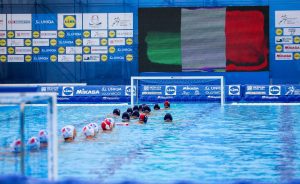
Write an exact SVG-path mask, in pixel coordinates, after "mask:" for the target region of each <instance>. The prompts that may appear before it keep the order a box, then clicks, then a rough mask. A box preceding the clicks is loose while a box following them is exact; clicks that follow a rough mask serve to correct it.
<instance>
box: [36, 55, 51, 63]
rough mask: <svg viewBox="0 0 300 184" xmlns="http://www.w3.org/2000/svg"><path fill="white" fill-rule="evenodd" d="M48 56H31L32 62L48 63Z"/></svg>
mask: <svg viewBox="0 0 300 184" xmlns="http://www.w3.org/2000/svg"><path fill="white" fill-rule="evenodd" d="M49 61H50V56H49V55H33V58H32V62H49Z"/></svg>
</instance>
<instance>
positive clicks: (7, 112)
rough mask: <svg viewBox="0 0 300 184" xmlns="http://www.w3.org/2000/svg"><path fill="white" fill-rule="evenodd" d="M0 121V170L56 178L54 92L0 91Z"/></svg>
mask: <svg viewBox="0 0 300 184" xmlns="http://www.w3.org/2000/svg"><path fill="white" fill-rule="evenodd" d="M0 122H1V123H0V128H1V131H2V133H1V134H0V157H1V158H0V165H1V167H2V169H1V170H0V171H1V173H2V174H22V175H25V176H32V177H42V178H46V177H47V178H48V179H50V180H55V179H57V171H58V170H57V149H58V148H57V106H56V93H35V92H33V93H0ZM40 132H43V133H40ZM45 137H46V138H45ZM42 138H43V139H42ZM42 146H43V147H42ZM4 168H5V169H4Z"/></svg>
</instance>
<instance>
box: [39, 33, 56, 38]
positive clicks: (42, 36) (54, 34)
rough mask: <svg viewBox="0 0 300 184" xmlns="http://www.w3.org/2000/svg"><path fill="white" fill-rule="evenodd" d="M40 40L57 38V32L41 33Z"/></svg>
mask: <svg viewBox="0 0 300 184" xmlns="http://www.w3.org/2000/svg"><path fill="white" fill-rule="evenodd" d="M40 38H57V31H41V33H40Z"/></svg>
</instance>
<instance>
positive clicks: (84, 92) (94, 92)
mask: <svg viewBox="0 0 300 184" xmlns="http://www.w3.org/2000/svg"><path fill="white" fill-rule="evenodd" d="M99 95H100V90H99V89H89V88H88V87H82V88H79V89H78V88H76V90H75V96H99Z"/></svg>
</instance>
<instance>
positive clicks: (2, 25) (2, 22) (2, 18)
mask: <svg viewBox="0 0 300 184" xmlns="http://www.w3.org/2000/svg"><path fill="white" fill-rule="evenodd" d="M0 30H6V14H0Z"/></svg>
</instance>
